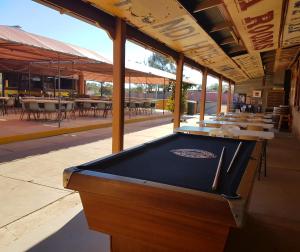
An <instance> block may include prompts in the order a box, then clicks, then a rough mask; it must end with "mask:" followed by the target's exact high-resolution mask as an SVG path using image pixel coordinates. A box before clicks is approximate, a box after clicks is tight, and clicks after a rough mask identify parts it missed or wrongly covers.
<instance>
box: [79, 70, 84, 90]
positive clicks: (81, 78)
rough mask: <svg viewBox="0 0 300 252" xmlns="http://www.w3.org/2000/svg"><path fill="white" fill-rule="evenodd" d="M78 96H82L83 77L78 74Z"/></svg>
mask: <svg viewBox="0 0 300 252" xmlns="http://www.w3.org/2000/svg"><path fill="white" fill-rule="evenodd" d="M78 94H80V95H82V94H84V76H83V74H79V79H78Z"/></svg>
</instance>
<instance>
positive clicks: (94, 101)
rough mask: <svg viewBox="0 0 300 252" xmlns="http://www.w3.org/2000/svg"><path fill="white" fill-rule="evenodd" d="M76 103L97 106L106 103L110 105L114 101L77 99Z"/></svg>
mask: <svg viewBox="0 0 300 252" xmlns="http://www.w3.org/2000/svg"><path fill="white" fill-rule="evenodd" d="M74 102H77V103H92V104H97V103H105V104H107V103H108V104H110V103H112V101H105V100H94V99H75V100H74Z"/></svg>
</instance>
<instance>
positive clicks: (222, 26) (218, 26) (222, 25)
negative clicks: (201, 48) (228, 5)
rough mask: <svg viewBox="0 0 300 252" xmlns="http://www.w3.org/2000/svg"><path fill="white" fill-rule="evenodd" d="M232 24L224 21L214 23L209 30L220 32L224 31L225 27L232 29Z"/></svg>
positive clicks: (210, 31)
mask: <svg viewBox="0 0 300 252" xmlns="http://www.w3.org/2000/svg"><path fill="white" fill-rule="evenodd" d="M231 27H232V24H231V23H229V22H222V23H218V24H216V25H214V26H213V27H211V29H210V30H209V31H208V32H209V33H213V32H218V31H222V30H225V29H231Z"/></svg>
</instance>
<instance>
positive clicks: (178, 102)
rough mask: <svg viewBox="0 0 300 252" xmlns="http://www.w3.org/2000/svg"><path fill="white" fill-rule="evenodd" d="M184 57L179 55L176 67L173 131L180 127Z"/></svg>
mask: <svg viewBox="0 0 300 252" xmlns="http://www.w3.org/2000/svg"><path fill="white" fill-rule="evenodd" d="M183 63H184V55H183V53H180V55H179V59H178V60H177V67H176V84H175V98H174V126H173V127H174V129H175V128H178V127H180V109H181V106H180V105H181V86H182V72H183Z"/></svg>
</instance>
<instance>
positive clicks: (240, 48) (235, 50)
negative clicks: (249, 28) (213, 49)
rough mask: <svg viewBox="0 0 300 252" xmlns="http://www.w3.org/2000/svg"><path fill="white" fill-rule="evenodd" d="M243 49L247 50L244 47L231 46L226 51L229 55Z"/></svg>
mask: <svg viewBox="0 0 300 252" xmlns="http://www.w3.org/2000/svg"><path fill="white" fill-rule="evenodd" d="M243 51H247V50H246V48H245V47H240V46H237V47H235V48H231V49H230V50H228V51H227V53H228V54H229V55H230V54H234V53H238V52H243Z"/></svg>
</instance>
